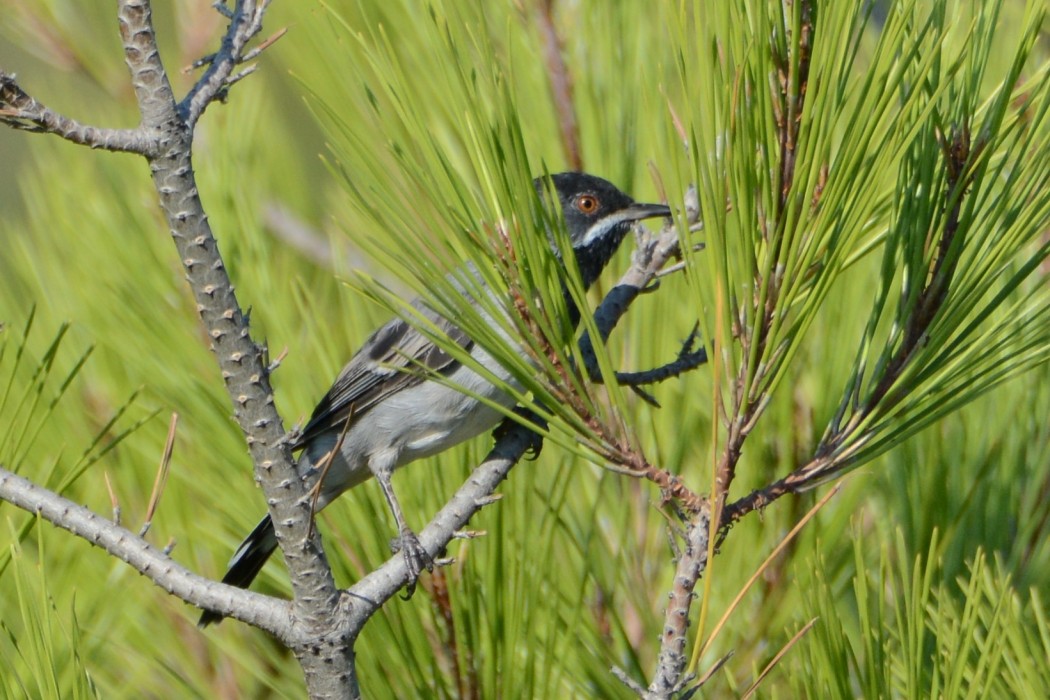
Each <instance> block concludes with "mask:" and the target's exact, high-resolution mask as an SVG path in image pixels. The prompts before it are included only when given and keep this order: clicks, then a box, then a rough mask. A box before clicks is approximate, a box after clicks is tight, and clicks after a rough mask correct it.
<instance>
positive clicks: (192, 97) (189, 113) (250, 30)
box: [179, 0, 282, 127]
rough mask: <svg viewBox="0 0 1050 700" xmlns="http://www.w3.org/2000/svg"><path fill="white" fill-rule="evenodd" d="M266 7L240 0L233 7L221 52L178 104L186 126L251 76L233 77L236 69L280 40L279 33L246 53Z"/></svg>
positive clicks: (265, 2)
mask: <svg viewBox="0 0 1050 700" xmlns="http://www.w3.org/2000/svg"><path fill="white" fill-rule="evenodd" d="M269 5H270V1H269V0H241V2H238V3H237V4H236V6H235V7H234V9H233V12H232V13H230V16H229V20H230V25H229V27H228V28H227V30H226V34H225V35H224V36H223V38H222V46H221V48H220V49H219V50H218V51H217V52H216V53H215V54H213V55H211V56H209V57H208V61H207V65H208V69H207V70H206V71H205V72H204V75H202V76H201V79H200V80H198V81H197V84H196V85H194V86H193V88H192V89H191V90H190V91H189V93H188V94H187V95H186V97H185V98H183V100H182V102H180V103H179V113H180V114H181V115H182V117H183V119H184V120H185V122H186V124H187V125H188V126H190V127H192V126H193V125H194V124H196V123H197V120H198V119H200V117H201V115H202V114H204V110H205V109H207V108H208V105H210V104H211V103H212V102H214V101H215V100H216V99H220V100H221V99H223V97H224V96H225V94H226V90H227V89H228V88H229V87H230V85H232V84H233V83H235V82H237V81H238V80H240V79H242V78H244V77H245V76H246V75H247V74H248V73H250V72H251V69H246V70H241V71H239V72H237V73H236V74H235V73H234V71H235V70H236V69H237V67H238V66H241V65H243V64H244V63H245V62H246V61H249V60H252V59H254V58H257V57H258V56H259V54H260V52H261V51H263V50H264V49H265V48H267V47H268V46H270V45H271V44H273V42H274V41H276V40H277V39H279V38H280V36H281V35H282V32H279V33H278V34H277V35H275V36H274V37H271V38H270V39H268V40H267V41H265V42H263V44H262V45H261V46H259V47H257V48H255V49H251V50H249V49H248V42H250V41H251V40H252V38H254V37H255V35H257V34H258V33H259V32H260V31H262V22H263V15H265V14H266V9H267V7H269ZM216 7H217V9H220V11H224V10H226V8H225V6H222V5H217V6H216ZM223 14H224V15H225V14H226V13H225V11H224V12H223Z"/></svg>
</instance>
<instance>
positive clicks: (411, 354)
mask: <svg viewBox="0 0 1050 700" xmlns="http://www.w3.org/2000/svg"><path fill="white" fill-rule="evenodd" d="M415 306H416V308H418V309H420V310H421V311H422V312H423V315H424V316H425V317H426V318H427V319H429V320H430V321H432V322H433V323H434V324H436V325H437V327H438V328H439V329H440V330H441V331H443V332H444V333H447V334H448V336H449V338H451V339H452V340H453V341H455V342H456V343H458V344H459V345H460V347H462V348H464V349H465V350H468V351H469V350H470V347H471V345H473V341H471V340H470V338H468V337H467V335H466V334H465V333H464V332H463V331H461V330H460V329H459V328H457V327H456V326H455V325H453V324H452V323H451V322H450V321H448V320H447V319H445V318H442V317H441V316H438V315H437V314H436V313H435V312H433V311H432V310H430V309H428V308H426V307H424V306H422V305H421V304H416V305H415ZM458 366H459V363H458V362H457V361H456V360H454V359H453V358H452V356H451V355H449V354H448V353H447V352H445V351H444V350H442V349H440V348H439V347H437V346H436V345H434V344H433V343H432V342H430V340H429V339H428V338H427V337H426V336H424V335H423V334H422V333H420V332H419V331H417V330H416V329H415V328H413V327H412V326H411V325H410V324H409V323H407V322H406V321H405V320H404V319H401V318H395V319H393V320H391V321H389V322H388V323H386V324H385V325H384V326H382V327H381V328H379V330H377V331H376V332H375V333H373V334H372V335H371V336H370V337H369V338H368V340H366V341H365V343H364V345H362V346H361V349H360V350H358V351H357V353H356V354H355V355H354V356H353V357H352V358H350V362H348V363H347V364H346V366H345V367H344V368H343V371H342V372H340V373H339V376H338V377H337V378H336V380H335V383H334V384H332V388H331V389H329V390H328V393H327V394H325V396H324V398H323V399H321V402H320V403H319V404H317V408H315V409H314V412H313V415H312V416H311V417H310V421H309V422H308V423H307V424H306V427H305V428H303V430H302V433H301V434H300V435H299V437H298V439H297V440H296V441H295V444H294V445H293V447H302V446H304V445H306V444H308V443H309V442H310V441H312V440H313V439H314V438H316V437H317V436H318V435H321V434H324V433H328V432H329V431H335V432H336V433H340V432H342V431H343V429H344V427H346V422H347V418H348V417H349V416H351V414H353V418H351V423H352V422H354V421H355V420H356V419H357V418H359V417H360V416H362V415H363V414H365V413H366V412H368V411H369V410H370V409H371V408H372V407H373V406H375V405H376V404H378V403H379V402H381V401H382V400H383V399H384V398H386V397H387V396H390V395H391V394H393V393H395V392H398V391H401V390H403V389H407V388H408V387H411V386H414V385H416V384H419V383H420V382H422V381H425V379H426V376H427V374H429V373H430V372H438V373H441V374H447V373H449V372H451V371H452V370H454V369H455V368H456V367H458Z"/></svg>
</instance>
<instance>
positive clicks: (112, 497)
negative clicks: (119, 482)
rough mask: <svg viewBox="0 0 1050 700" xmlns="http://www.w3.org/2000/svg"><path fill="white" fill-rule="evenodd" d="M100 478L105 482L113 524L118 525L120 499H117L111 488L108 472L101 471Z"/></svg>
mask: <svg viewBox="0 0 1050 700" xmlns="http://www.w3.org/2000/svg"><path fill="white" fill-rule="evenodd" d="M102 478H103V479H104V480H105V482H106V491H107V492H109V505H110V507H111V508H112V509H113V524H114V525H120V500H119V499H117V494H116V492H115V491H114V490H113V484H112V483H110V481H109V472H108V471H103V472H102Z"/></svg>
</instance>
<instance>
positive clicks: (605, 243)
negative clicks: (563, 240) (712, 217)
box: [535, 172, 671, 287]
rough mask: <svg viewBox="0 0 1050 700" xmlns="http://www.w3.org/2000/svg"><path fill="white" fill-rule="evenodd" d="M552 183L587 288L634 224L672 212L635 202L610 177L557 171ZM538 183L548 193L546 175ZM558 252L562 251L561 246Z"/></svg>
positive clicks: (663, 206) (537, 187)
mask: <svg viewBox="0 0 1050 700" xmlns="http://www.w3.org/2000/svg"><path fill="white" fill-rule="evenodd" d="M550 183H551V189H552V190H553V192H554V193H555V195H557V197H558V203H559V205H560V206H561V211H562V216H563V217H564V218H565V229H566V231H567V232H568V234H569V242H570V243H571V244H572V252H573V254H574V255H575V256H576V262H577V264H578V265H579V267H580V272H581V274H582V275H583V283H584V285H585V286H587V287H589V286H591V284H593V283H594V281H595V280H596V279H598V276H599V275H600V274H601V272H602V270H603V269H605V266H606V265H607V264H608V262H609V260H611V259H612V256H613V254H614V253H616V250H617V249H618V248H619V247H620V243H621V242H622V241H623V239H624V237H625V236H626V235H627V232H628V231H630V230H631V224H633V223H634V222H635V221H641V220H642V219H651V218H654V217H657V216H670V215H671V210H670V209H669V208H668V207H667V206H666V205H663V204H641V203H639V202H635V201H634V200H633V199H631V198H630V197H629V196H628V195H626V194H624V193H623V192H621V191H620V190H619V189H617V187H616V186H615V185H613V184H612V183H611V182H609V181H608V180H603V179H602V178H600V177H595V176H594V175H588V174H587V173H576V172H570V173H557V174H554V175H551V176H550ZM535 184H536V189H537V191H538V192H539V193H540V196H541V197H543V196H545V190H546V186H545V183H544V180H543V178H537V179H536V181H535ZM552 238H553V237H552ZM552 244H553V241H552ZM555 253H556V254H557V253H558V250H557V246H555Z"/></svg>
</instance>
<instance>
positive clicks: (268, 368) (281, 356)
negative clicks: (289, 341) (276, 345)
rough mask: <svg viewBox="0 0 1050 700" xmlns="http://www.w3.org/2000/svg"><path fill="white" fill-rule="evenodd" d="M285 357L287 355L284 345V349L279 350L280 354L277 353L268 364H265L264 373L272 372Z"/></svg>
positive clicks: (286, 348) (286, 347)
mask: <svg viewBox="0 0 1050 700" xmlns="http://www.w3.org/2000/svg"><path fill="white" fill-rule="evenodd" d="M286 357H288V346H287V345H285V346H284V349H283V350H281V352H280V354H278V355H277V357H275V358H273V360H271V361H270V364H268V365H266V373H267V374H273V373H274V371H275V370H276V369H277V368H278V367H280V366H281V363H282V362H284V358H286Z"/></svg>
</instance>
